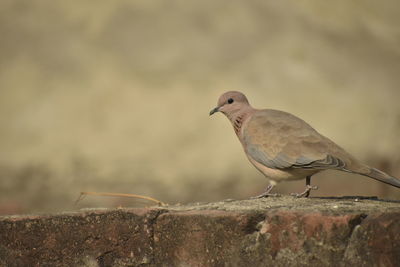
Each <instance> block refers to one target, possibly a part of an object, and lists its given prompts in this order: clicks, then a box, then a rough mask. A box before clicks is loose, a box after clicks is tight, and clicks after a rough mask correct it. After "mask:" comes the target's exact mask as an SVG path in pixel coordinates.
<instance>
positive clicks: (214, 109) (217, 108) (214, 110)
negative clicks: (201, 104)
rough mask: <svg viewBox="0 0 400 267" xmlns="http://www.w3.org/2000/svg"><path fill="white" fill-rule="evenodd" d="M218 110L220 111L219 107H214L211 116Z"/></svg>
mask: <svg viewBox="0 0 400 267" xmlns="http://www.w3.org/2000/svg"><path fill="white" fill-rule="evenodd" d="M218 111H219V107H216V108H213V109H212V110H211V111H210V116H211V115H212V114H214V113H215V112H218Z"/></svg>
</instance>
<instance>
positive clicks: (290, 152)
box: [210, 91, 400, 196]
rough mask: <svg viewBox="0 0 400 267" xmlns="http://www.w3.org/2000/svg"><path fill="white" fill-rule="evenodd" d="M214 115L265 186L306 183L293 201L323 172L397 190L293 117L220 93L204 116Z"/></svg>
mask: <svg viewBox="0 0 400 267" xmlns="http://www.w3.org/2000/svg"><path fill="white" fill-rule="evenodd" d="M217 111H220V112H222V113H224V114H225V115H226V116H227V117H228V119H229V120H230V121H231V123H232V125H233V128H234V130H235V133H236V134H237V136H238V138H239V140H240V142H241V143H242V145H243V148H244V151H245V153H246V155H247V157H248V159H249V160H250V162H251V163H252V164H253V165H254V166H255V167H256V168H257V169H258V170H259V171H261V172H262V173H263V174H264V175H265V176H266V177H267V178H269V179H270V181H271V185H270V186H269V188H268V190H267V192H266V193H264V194H262V195H260V196H266V195H269V192H270V190H271V189H272V187H273V185H275V184H276V183H278V182H280V181H284V180H296V179H304V178H306V179H307V182H306V186H307V188H306V190H305V191H304V192H303V193H301V194H297V196H308V195H309V191H310V190H311V189H316V188H314V187H311V185H310V179H311V176H312V175H314V174H316V173H318V172H320V171H323V170H328V169H334V170H340V171H346V172H351V173H356V174H361V175H364V176H368V177H371V178H374V179H376V180H379V181H381V182H384V183H387V184H390V185H393V186H396V187H400V180H399V179H397V178H394V177H391V176H389V175H388V174H386V173H384V172H382V171H380V170H377V169H374V168H371V167H369V166H367V165H365V164H363V163H361V162H360V161H358V160H357V159H355V158H354V157H353V156H351V155H350V154H349V153H347V152H346V151H345V150H344V149H343V148H341V147H340V146H338V145H337V144H335V143H334V142H332V141H331V140H330V139H328V138H327V137H325V136H323V135H321V134H319V133H318V132H317V131H316V130H315V129H314V128H312V127H311V126H310V125H309V124H307V123H306V122H305V121H303V120H302V119H300V118H297V117H296V116H294V115H292V114H290V113H287V112H283V111H279V110H272V109H263V110H258V109H254V108H252V107H251V106H250V104H249V102H248V101H247V98H246V97H245V96H244V95H243V94H242V93H240V92H236V91H230V92H226V93H224V94H223V95H222V96H221V97H220V98H219V100H218V106H217V107H216V108H215V109H213V110H212V111H211V112H210V115H212V114H213V113H215V112H217Z"/></svg>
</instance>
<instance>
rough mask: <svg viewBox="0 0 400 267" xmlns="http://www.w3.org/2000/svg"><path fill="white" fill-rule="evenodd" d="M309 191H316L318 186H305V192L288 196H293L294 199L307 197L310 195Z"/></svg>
mask: <svg viewBox="0 0 400 267" xmlns="http://www.w3.org/2000/svg"><path fill="white" fill-rule="evenodd" d="M311 190H318V186H311V185H307V186H306V190H304V192H302V193H292V194H290V195H291V196H294V197H297V198H300V197H308V196H309V195H310V191H311Z"/></svg>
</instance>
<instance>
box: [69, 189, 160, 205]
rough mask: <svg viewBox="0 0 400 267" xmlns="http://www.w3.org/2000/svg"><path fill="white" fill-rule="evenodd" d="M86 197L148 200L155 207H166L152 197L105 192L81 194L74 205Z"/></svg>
mask: <svg viewBox="0 0 400 267" xmlns="http://www.w3.org/2000/svg"><path fill="white" fill-rule="evenodd" d="M87 195H91V196H107V197H130V198H140V199H145V200H149V201H153V202H156V203H157V205H159V206H166V205H167V204H166V203H164V202H162V201H160V200H158V199H155V198H152V197H148V196H142V195H136V194H124V193H106V192H81V194H80V195H79V197H78V199H77V200H76V201H75V205H76V204H77V203H78V202H79V201H81V200H82V199H83V198H84V197H85V196H87Z"/></svg>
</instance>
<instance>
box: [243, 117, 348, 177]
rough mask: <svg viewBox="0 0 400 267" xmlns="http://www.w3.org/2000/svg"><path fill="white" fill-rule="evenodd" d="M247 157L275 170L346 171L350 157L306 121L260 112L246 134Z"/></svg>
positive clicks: (250, 121)
mask: <svg viewBox="0 0 400 267" xmlns="http://www.w3.org/2000/svg"><path fill="white" fill-rule="evenodd" d="M243 143H244V147H245V150H246V153H247V154H248V155H249V156H250V157H252V158H253V159H254V160H256V161H257V162H259V163H261V164H263V165H265V166H267V167H269V168H273V169H285V168H311V169H341V170H346V164H347V162H346V161H348V160H347V159H349V160H350V158H348V157H350V156H349V155H348V154H347V153H346V152H345V151H344V150H343V149H341V148H340V147H339V146H337V145H336V144H335V143H333V142H332V141H330V140H329V139H328V138H326V137H324V136H322V135H321V134H319V133H318V132H317V131H316V130H314V129H313V128H312V127H311V126H310V125H308V124H307V123H306V122H304V121H303V120H301V119H299V118H297V117H295V116H294V115H291V114H289V113H286V112H283V111H278V110H271V109H265V110H259V111H257V112H256V113H254V114H253V115H252V117H251V118H250V119H249V121H248V123H247V125H246V126H245V128H244V132H243Z"/></svg>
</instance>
